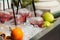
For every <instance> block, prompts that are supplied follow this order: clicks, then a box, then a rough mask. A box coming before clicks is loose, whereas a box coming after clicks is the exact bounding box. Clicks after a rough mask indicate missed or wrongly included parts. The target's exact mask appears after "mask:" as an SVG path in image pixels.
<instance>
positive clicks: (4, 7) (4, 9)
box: [3, 0, 5, 10]
mask: <svg viewBox="0 0 60 40" xmlns="http://www.w3.org/2000/svg"><path fill="white" fill-rule="evenodd" d="M3 10H5V2H4V0H3Z"/></svg>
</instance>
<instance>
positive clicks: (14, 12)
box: [11, 3, 17, 26]
mask: <svg viewBox="0 0 60 40" xmlns="http://www.w3.org/2000/svg"><path fill="white" fill-rule="evenodd" d="M11 7H12V10H13V16H14V23H15V26H16V25H17V23H16V17H15V12H14V7H13V3H12V4H11Z"/></svg>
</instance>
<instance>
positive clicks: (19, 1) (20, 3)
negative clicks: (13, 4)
mask: <svg viewBox="0 0 60 40" xmlns="http://www.w3.org/2000/svg"><path fill="white" fill-rule="evenodd" d="M19 2H20V5H21V8H22V3H21V0H19Z"/></svg>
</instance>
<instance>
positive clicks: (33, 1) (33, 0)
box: [32, 0, 36, 17]
mask: <svg viewBox="0 0 60 40" xmlns="http://www.w3.org/2000/svg"><path fill="white" fill-rule="evenodd" d="M32 6H33V10H34V14H35V17H36V12H35V11H36V8H35V4H34V0H32Z"/></svg>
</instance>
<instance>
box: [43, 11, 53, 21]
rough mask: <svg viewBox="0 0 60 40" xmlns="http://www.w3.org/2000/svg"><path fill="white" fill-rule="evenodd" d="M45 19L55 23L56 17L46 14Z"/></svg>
mask: <svg viewBox="0 0 60 40" xmlns="http://www.w3.org/2000/svg"><path fill="white" fill-rule="evenodd" d="M43 19H44V20H45V21H49V22H53V21H54V16H53V15H52V14H51V13H50V12H45V13H44V14H43Z"/></svg>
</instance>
